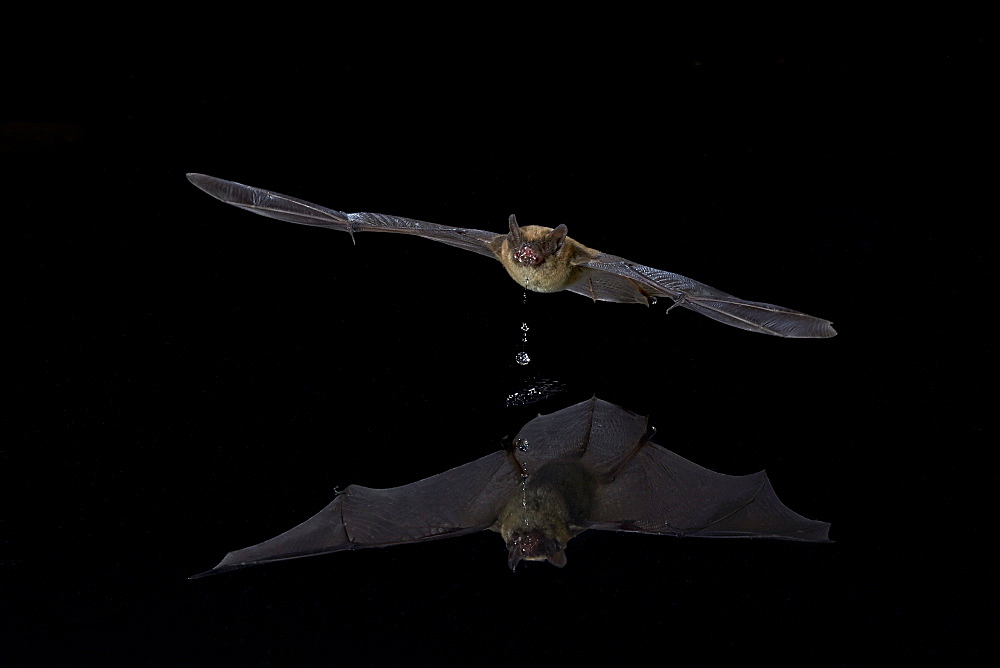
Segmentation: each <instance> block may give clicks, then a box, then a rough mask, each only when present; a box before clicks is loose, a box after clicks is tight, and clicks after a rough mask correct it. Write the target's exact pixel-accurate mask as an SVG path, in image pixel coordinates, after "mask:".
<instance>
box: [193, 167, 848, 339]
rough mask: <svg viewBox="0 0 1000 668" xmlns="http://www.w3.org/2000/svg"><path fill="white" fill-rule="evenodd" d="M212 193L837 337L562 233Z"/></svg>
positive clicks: (619, 297) (521, 269) (539, 283)
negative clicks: (499, 230)
mask: <svg viewBox="0 0 1000 668" xmlns="http://www.w3.org/2000/svg"><path fill="white" fill-rule="evenodd" d="M188 179H190V181H191V182H192V183H193V184H194V185H196V186H198V187H199V188H201V189H202V190H204V191H205V192H206V193H208V194H209V195H212V196H213V197H215V198H217V199H219V200H222V201H223V202H226V203H227V204H232V205H234V206H237V207H239V208H241V209H246V210H248V211H252V212H254V213H258V214H260V215H263V216H268V217H271V218H278V219H279V220H286V221H289V222H293V223H299V224H302V225H313V226H318V227H329V228H333V229H337V230H341V231H344V232H347V233H349V234H350V235H351V236H352V237H353V236H354V233H355V232H394V233H398V234H411V235H416V236H420V237H425V238H428V239H432V240H434V241H439V242H441V243H445V244H448V245H450V246H455V247H456V248H463V249H465V250H471V251H473V252H476V253H479V254H481V255H487V256H489V257H493V258H495V259H497V260H499V261H500V263H501V264H503V266H504V268H505V269H506V270H507V273H508V274H510V276H511V278H513V279H514V280H515V281H517V283H518V284H519V285H521V286H524V287H527V288H528V289H529V290H532V291H534V292H559V291H562V290H569V291H570V292H576V293H579V294H582V295H586V296H587V297H590V298H591V299H594V300H601V301H611V302H625V303H638V304H649V302H650V300H651V298H656V297H668V298H670V299H672V300H674V303H675V305H679V306H683V307H684V308H687V309H690V310H692V311H696V312H698V313H701V314H702V315H704V316H707V317H709V318H712V319H713V320H718V321H719V322H723V323H726V324H727V325H731V326H733V327H738V328H740V329H745V330H749V331H752V332H760V333H763V334H772V335H775V336H784V337H794V338H826V337H830V336H834V335H835V334H836V332H835V331H834V329H833V327H832V325H831V323H830V321H828V320H823V319H821V318H816V317H813V316H811V315H807V314H805V313H800V312H798V311H793V310H791V309H788V308H784V307H782V306H775V305H774V304H766V303H764V302H751V301H747V300H744V299H740V298H738V297H734V296H733V295H730V294H727V293H725V292H722V291H721V290H716V289H715V288H712V287H709V286H707V285H705V284H704V283H699V282H698V281H695V280H692V279H690V278H686V277H684V276H681V275H680V274H674V273H671V272H668V271H663V270H660V269H653V268H652V267H647V266H645V265H641V264H639V263H637V262H632V261H630V260H626V259H625V258H621V257H618V256H616V255H610V254H608V253H603V252H601V251H598V250H595V249H593V248H588V247H587V246H584V245H583V244H581V243H579V242H578V241H576V240H574V239H572V238H571V237H569V236H567V233H566V232H567V230H566V226H565V225H559V226H557V227H556V228H554V229H553V228H549V227H542V226H538V225H527V226H525V227H520V226H518V224H517V221H516V220H515V218H514V216H511V217H510V220H509V221H508V222H509V227H510V232H509V233H508V234H496V233H493V232H485V231H483V230H475V229H470V228H463V227H446V226H444V225H435V224H433V223H425V222H421V221H418V220H411V219H409V218H400V217H398V216H387V215H383V214H377V213H343V212H340V211H335V210H333V209H327V208H325V207H321V206H318V205H316V204H311V203H309V202H306V201H303V200H299V199H295V198H293V197H288V196H287V195H280V194H278V193H273V192H270V191H267V190H262V189H260V188H254V187H251V186H245V185H242V184H239V183H235V182H233V181H224V180H222V179H217V178H215V177H212V176H206V175H204V174H188Z"/></svg>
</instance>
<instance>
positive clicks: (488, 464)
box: [192, 451, 520, 578]
mask: <svg viewBox="0 0 1000 668" xmlns="http://www.w3.org/2000/svg"><path fill="white" fill-rule="evenodd" d="M519 481H520V476H519V473H518V472H517V471H516V470H515V466H514V465H513V463H512V461H511V459H510V457H509V456H508V455H507V453H506V452H504V451H499V452H494V453H493V454H491V455H487V456H485V457H482V458H480V459H477V460H476V461H474V462H469V463H468V464H465V465H463V466H459V467H457V468H453V469H451V470H450V471H445V472H444V473H440V474H438V475H435V476H432V477H430V478H426V479H424V480H421V481H419V482H415V483H411V484H409V485H403V486H402V487H394V488H391V489H371V488H369V487H361V486H359V485H351V486H350V487H348V488H347V489H346V490H344V491H343V492H342V493H341V494H338V495H337V497H336V498H335V499H334V500H333V501H332V502H331V503H330V504H329V505H327V506H326V507H325V508H323V510H321V511H319V512H318V513H316V514H315V515H314V516H312V517H311V518H309V519H308V520H306V521H305V522H303V523H302V524H300V525H298V526H296V527H295V528H293V529H290V530H288V531H286V532H285V533H283V534H281V535H280V536H275V537H274V538H272V539H270V540H267V541H264V542H263V543H260V544H259V545H254V546H252V547H246V548H243V549H242V550H236V551H235V552H230V553H229V554H227V555H226V558H225V559H223V560H222V561H221V562H219V564H218V565H217V566H216V567H215V568H213V569H212V570H210V571H206V572H204V573H199V574H198V575H194V576H192V577H193V578H199V577H204V576H206V575H215V574H216V573H224V572H226V571H231V570H234V569H237V568H243V567H246V566H255V565H257V564H263V563H268V562H271V561H283V560H286V559H298V558H299V557H310V556H313V555H317V554H326V553H328V552H339V551H340V550H351V549H358V548H365V547H386V546H388V545H397V544H400V543H416V542H420V541H425V540H433V539H436V538H449V537H451V536H460V535H463V534H467V533H472V532H474V531H481V530H483V529H488V528H490V527H491V526H492V525H493V523H494V522H495V521H496V519H497V515H498V514H499V511H500V507H501V506H502V505H503V503H504V502H506V501H507V499H508V498H510V496H511V494H513V493H514V491H515V490H516V489H517V487H518V485H519V484H520V482H519Z"/></svg>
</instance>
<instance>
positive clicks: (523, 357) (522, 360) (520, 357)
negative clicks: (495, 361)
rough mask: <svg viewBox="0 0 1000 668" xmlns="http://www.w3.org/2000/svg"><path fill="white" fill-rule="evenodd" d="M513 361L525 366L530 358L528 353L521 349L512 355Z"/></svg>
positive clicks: (529, 361)
mask: <svg viewBox="0 0 1000 668" xmlns="http://www.w3.org/2000/svg"><path fill="white" fill-rule="evenodd" d="M514 361H515V362H517V363H518V364H520V365H521V366H527V365H528V364H530V363H531V358H530V357H528V353H526V352H524V351H523V350H522V351H521V352H519V353H518V354H516V355H514Z"/></svg>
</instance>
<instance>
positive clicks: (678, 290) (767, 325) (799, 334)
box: [569, 253, 837, 339]
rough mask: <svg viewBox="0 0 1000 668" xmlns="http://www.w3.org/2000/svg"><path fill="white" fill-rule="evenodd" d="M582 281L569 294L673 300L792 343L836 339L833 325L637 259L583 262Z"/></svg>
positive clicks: (608, 257) (644, 300)
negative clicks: (717, 287)
mask: <svg viewBox="0 0 1000 668" xmlns="http://www.w3.org/2000/svg"><path fill="white" fill-rule="evenodd" d="M577 266H578V267H580V269H581V270H582V274H581V280H580V281H578V282H577V283H576V284H575V285H573V286H571V287H570V288H569V289H570V290H572V291H573V292H576V293H579V294H582V295H586V296H588V297H591V298H592V299H595V300H603V301H613V302H637V303H642V304H644V303H647V298H648V297H669V298H670V299H673V300H674V302H675V303H676V305H677V306H683V307H684V308H686V309H690V310H692V311H695V312H697V313H700V314H702V315H704V316H707V317H709V318H712V319H713V320H718V321H719V322H722V323H725V324H727V325H732V326H733V327H738V328H740V329H746V330H749V331H751V332H760V333H763V334H772V335H774V336H783V337H791V338H813V339H815V338H827V337H831V336H836V334H837V332H836V331H835V330H834V329H833V326H832V323H831V322H830V321H829V320H823V319H822V318H817V317H814V316H811V315H807V314H805V313H800V312H799V311H793V310H792V309H789V308H785V307H783V306H775V305H774V304H767V303H764V302H751V301H747V300H745V299H740V298H739V297H734V296H733V295H730V294H727V293H725V292H722V291H721V290H716V289H715V288H713V287H710V286H708V285H705V284H704V283H699V282H698V281H696V280H693V279H690V278H687V277H686V276H681V275H680V274H674V273H672V272H669V271H663V270H662V269H654V268H652V267H647V266H645V265H641V264H639V263H637V262H632V261H631V260H626V259H625V258H622V257H618V256H617V255H610V254H608V253H600V254H599V255H597V256H596V257H594V258H592V259H587V260H583V261H581V262H580V263H579V264H578V265H577Z"/></svg>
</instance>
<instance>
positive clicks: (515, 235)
mask: <svg viewBox="0 0 1000 668" xmlns="http://www.w3.org/2000/svg"><path fill="white" fill-rule="evenodd" d="M507 224H508V225H510V236H511V238H512V239H513V240H514V241H520V240H521V227H520V226H519V225H518V224H517V216H515V215H514V214H510V218H508V219H507Z"/></svg>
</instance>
